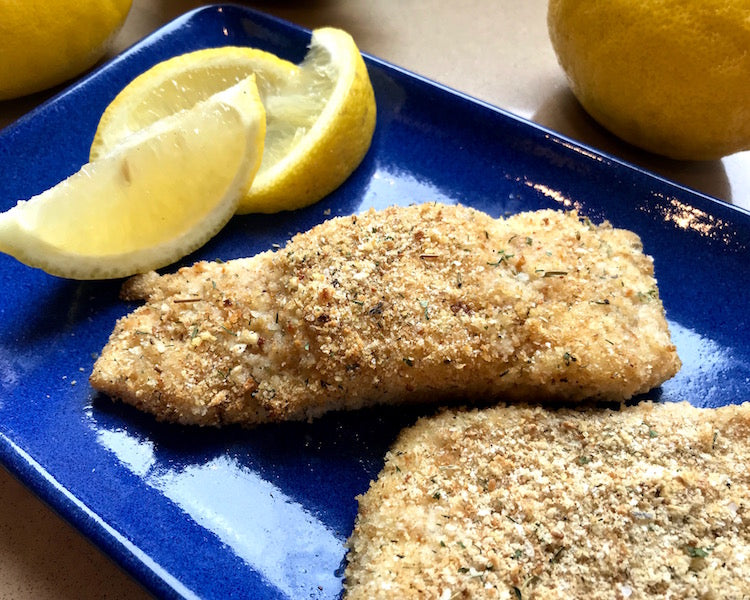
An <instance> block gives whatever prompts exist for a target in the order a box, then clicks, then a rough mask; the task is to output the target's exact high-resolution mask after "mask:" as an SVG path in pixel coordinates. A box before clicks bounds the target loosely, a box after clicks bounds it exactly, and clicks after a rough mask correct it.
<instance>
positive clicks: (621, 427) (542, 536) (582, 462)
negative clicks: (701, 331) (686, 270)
mask: <svg viewBox="0 0 750 600" xmlns="http://www.w3.org/2000/svg"><path fill="white" fill-rule="evenodd" d="M748 440H750V403H745V404H743V405H740V406H726V407H722V408H718V409H698V408H694V407H692V406H690V405H688V404H686V403H680V404H651V403H642V404H640V405H638V406H635V407H630V408H623V409H622V410H620V411H613V410H607V409H588V410H581V411H577V410H571V409H564V410H559V411H552V410H548V409H544V408H540V407H528V406H504V407H497V408H491V409H487V410H474V411H471V412H462V411H449V412H445V413H442V414H440V415H439V416H437V417H434V418H423V419H421V420H420V421H418V422H417V424H416V425H415V426H414V427H412V428H409V429H407V430H405V431H403V432H402V434H401V436H400V437H399V439H398V441H397V442H396V443H395V444H394V446H393V448H392V449H391V450H390V451H389V452H388V454H387V456H386V463H385V467H384V468H383V470H382V472H381V473H380V475H379V476H378V479H377V481H374V482H373V483H372V484H371V487H370V489H369V491H368V492H367V493H366V494H364V496H361V497H360V498H359V515H358V518H357V522H356V526H355V529H354V533H353V534H352V537H351V539H350V541H349V546H350V552H349V555H348V559H349V565H348V567H347V570H346V582H345V588H346V598H347V599H349V600H355V599H360V598H362V599H367V600H371V599H378V598H384V599H385V598H388V599H390V598H400V599H408V598H435V599H443V600H448V599H449V598H488V599H492V598H505V599H511V600H521V599H522V600H527V599H532V598H541V599H546V600H555V599H563V598H564V599H566V600H568V599H570V598H586V599H591V600H599V599H601V600H604V599H628V598H632V599H636V598H703V599H719V598H722V599H727V600H740V599H744V600H747V599H748V598H750V570H749V569H750V470H749V469H748V467H747V465H748V462H750V443H749V442H748Z"/></svg>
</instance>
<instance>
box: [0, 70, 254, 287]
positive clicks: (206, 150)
mask: <svg viewBox="0 0 750 600" xmlns="http://www.w3.org/2000/svg"><path fill="white" fill-rule="evenodd" d="M264 136H265V113H264V110H263V105H262V103H261V100H260V96H259V94H258V90H257V86H256V85H255V81H254V78H253V77H252V76H251V77H248V78H246V79H244V80H243V81H241V82H240V83H237V84H235V85H234V86H232V87H230V88H228V89H226V90H224V91H222V92H219V93H217V94H214V95H212V96H210V97H209V98H207V99H206V100H204V101H201V102H198V103H197V104H196V105H195V106H193V107H192V108H191V109H189V110H185V111H180V112H177V113H175V114H173V115H170V116H168V117H166V118H164V119H160V120H158V121H156V122H154V123H152V124H151V125H150V126H148V127H147V128H145V129H142V130H140V131H138V132H137V133H134V134H132V135H130V136H128V137H126V138H124V139H123V140H122V141H121V142H120V143H119V145H117V146H115V147H114V148H113V149H112V150H111V152H109V153H107V154H104V155H103V156H101V157H100V158H98V159H97V160H94V161H92V162H89V163H88V164H86V165H84V166H83V167H82V168H81V170H80V171H78V172H77V173H75V174H74V175H72V176H70V177H69V178H68V179H66V180H64V181H63V182H61V183H59V184H58V185H56V186H55V187H53V188H51V189H49V190H47V191H45V192H43V193H41V194H39V195H38V196H34V197H33V198H31V199H30V200H28V201H21V202H19V203H18V204H17V205H16V206H15V207H13V208H11V209H10V210H8V211H6V212H4V213H1V214H0V251H2V252H5V253H6V254H10V255H12V256H14V257H15V258H17V259H18V260H20V261H21V262H23V263H25V264H27V265H29V266H32V267H38V268H41V269H43V270H45V271H47V272H48V273H51V274H53V275H58V276H61V277H67V278H74V279H104V278H114V277H123V276H127V275H131V274H133V273H138V272H143V271H147V270H150V269H156V268H158V267H162V266H165V265H167V264H170V263H172V262H174V261H176V260H178V259H179V258H181V257H182V256H185V255H186V254H188V253H189V252H191V251H193V250H195V249H196V248H198V247H199V246H201V245H202V244H204V243H205V242H206V241H207V240H208V239H209V238H211V237H212V236H213V235H215V234H216V233H217V232H218V231H219V230H220V229H221V228H222V227H223V226H224V225H225V224H226V222H227V221H228V220H229V219H230V218H231V216H232V215H233V214H234V213H235V211H236V208H237V203H238V201H239V199H240V197H241V196H242V194H243V193H244V191H245V190H246V189H247V187H248V185H249V184H250V182H251V180H252V178H253V177H254V175H255V173H256V172H257V169H258V167H259V165H260V160H261V157H262V153H263V140H264Z"/></svg>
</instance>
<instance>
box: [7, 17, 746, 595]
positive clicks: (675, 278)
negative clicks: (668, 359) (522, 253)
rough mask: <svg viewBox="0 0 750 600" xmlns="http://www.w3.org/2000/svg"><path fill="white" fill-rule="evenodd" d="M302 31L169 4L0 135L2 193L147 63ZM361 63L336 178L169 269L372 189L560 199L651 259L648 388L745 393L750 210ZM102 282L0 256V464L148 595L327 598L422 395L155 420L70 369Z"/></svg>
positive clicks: (109, 315)
mask: <svg viewBox="0 0 750 600" xmlns="http://www.w3.org/2000/svg"><path fill="white" fill-rule="evenodd" d="M309 37H310V32H309V31H306V30H303V29H301V28H299V27H296V26H294V25H291V24H289V23H286V22H283V21H279V20H277V19H274V18H270V17H268V16H265V15H263V14H260V13H256V12H253V11H251V10H248V9H245V8H241V7H237V6H210V7H205V8H202V9H199V10H196V11H194V12H191V13H188V14H186V15H185V16H183V17H181V18H180V19H178V20H176V21H174V22H173V23H171V24H169V25H168V26H166V27H164V28H163V29H161V30H159V31H157V32H156V33H154V34H153V35H151V36H150V37H148V38H147V39H145V40H143V41H142V42H140V43H138V44H137V45H136V46H134V47H133V48H131V49H130V50H128V51H127V52H125V53H124V54H122V55H121V56H119V57H117V58H116V59H115V60H113V61H111V62H109V63H107V64H106V65H104V66H103V67H102V68H100V69H99V70H97V71H96V72H94V73H93V74H91V75H90V76H88V77H87V78H85V79H84V80H82V81H80V82H79V83H77V84H76V85H74V86H73V87H71V88H69V89H67V90H66V91H64V92H62V93H61V94H59V95H58V96H56V97H55V98H53V99H52V100H50V101H49V102H47V103H46V104H44V105H42V106H41V107H39V108H38V109H37V110H35V111H33V112H32V113H30V114H28V115H27V116H25V117H23V118H22V119H20V120H19V121H18V122H17V123H15V124H14V125H13V126H11V127H9V128H8V129H6V130H5V131H3V132H2V133H0V165H1V167H0V168H1V170H2V177H0V209H2V210H6V209H8V208H10V207H11V206H12V205H13V204H14V203H15V202H16V201H17V200H19V199H25V198H29V197H30V196H32V195H34V194H36V193H39V192H41V191H43V190H44V189H46V188H48V187H50V186H52V185H54V184H56V183H57V182H59V181H60V180H62V179H63V178H65V177H66V176H68V175H70V174H72V173H73V172H75V171H77V170H78V168H80V166H81V165H82V164H83V163H84V162H86V159H87V156H88V149H89V145H90V143H91V140H92V137H93V133H94V130H95V129H96V124H97V121H98V119H99V116H100V115H101V113H102V111H103V110H104V108H105V107H106V105H107V104H108V103H109V101H110V100H111V99H112V98H113V97H114V95H115V94H116V93H117V92H118V91H119V90H120V89H121V88H122V87H124V86H125V85H126V84H127V83H128V82H129V81H130V80H131V79H132V78H133V77H135V76H136V75H138V74H139V73H141V72H143V71H145V70H146V69H147V68H149V67H150V66H152V65H154V64H155V63H157V62H159V61H161V60H163V59H166V58H168V57H171V56H174V55H177V54H181V53H183V52H187V51H190V50H194V49H198V48H203V47H211V46H221V45H249V46H254V47H259V48H262V49H264V50H268V51H271V52H274V53H277V54H279V55H280V56H282V57H283V58H286V59H288V60H291V61H293V62H299V61H300V60H301V59H302V57H303V56H304V55H305V52H306V46H307V44H308V42H309ZM365 58H366V63H367V66H368V69H369V72H370V76H371V79H372V82H373V86H374V88H375V93H376V99H377V104H378V124H377V128H376V132H375V137H374V139H373V144H372V147H371V149H370V152H369V154H368V155H367V157H366V158H365V160H364V162H363V163H362V165H361V166H360V167H359V169H358V170H357V171H356V172H355V173H354V175H353V176H352V177H351V178H350V179H349V180H348V181H347V182H346V183H345V184H344V185H343V186H342V187H341V188H340V189H338V190H337V191H336V192H335V193H333V194H331V195H330V196H329V197H327V198H325V199H324V200H323V201H321V202H320V203H319V204H316V205H314V206H312V207H310V208H307V209H304V210H300V211H296V212H291V213H282V214H276V215H268V216H257V215H249V216H244V217H235V218H234V219H233V220H232V221H231V223H230V224H229V225H228V226H227V227H226V229H225V230H224V231H222V232H221V233H220V234H219V235H218V236H217V237H216V238H215V239H214V240H212V241H211V242H210V243H209V244H208V245H206V246H205V247H204V248H202V249H201V250H200V251H198V252H196V253H195V254H193V255H191V256H189V257H187V258H186V259H185V260H184V261H182V264H189V263H192V262H194V261H195V260H198V259H203V258H207V259H215V258H221V259H224V260H228V259H231V258H235V257H239V256H248V255H253V254H255V253H257V252H259V251H261V250H265V249H267V248H270V247H271V246H272V245H273V244H284V243H285V241H286V240H288V239H289V238H290V236H291V235H292V234H294V233H296V232H298V231H303V230H306V229H308V228H310V227H311V226H313V225H315V224H317V223H319V222H321V221H323V220H324V219H326V218H329V215H330V216H337V215H342V214H349V213H353V212H358V211H360V210H363V209H366V208H369V207H372V206H374V207H385V206H387V205H391V204H409V203H414V202H425V201H440V202H445V203H463V204H466V205H470V206H473V207H476V208H478V209H480V210H483V211H486V212H488V213H490V214H492V215H494V216H501V215H505V214H510V213H516V212H519V211H523V210H534V209H539V208H546V207H554V208H560V209H572V208H575V209H577V210H579V211H580V213H581V214H582V215H585V216H588V217H590V218H591V219H592V220H594V221H597V222H598V221H601V220H603V219H608V220H609V221H611V222H612V223H613V224H614V225H615V226H617V227H625V228H628V229H632V230H634V231H635V232H637V233H638V234H640V235H641V237H642V239H643V242H644V246H645V250H646V252H647V253H649V254H651V255H652V256H653V257H654V260H655V265H656V275H657V278H658V280H659V284H660V292H661V297H662V299H663V301H664V304H665V307H666V311H667V317H668V319H669V323H670V327H671V330H672V333H673V337H674V341H675V343H676V345H677V348H678V352H679V354H680V356H681V358H682V360H683V362H684V366H683V368H682V371H681V372H680V373H679V374H678V375H677V376H676V377H675V378H674V379H673V380H671V381H669V382H667V383H666V384H665V385H664V386H663V387H662V388H661V389H659V390H655V391H654V392H653V393H652V394H650V397H651V398H655V399H660V400H663V401H674V400H688V401H690V402H691V403H693V404H695V405H697V406H712V407H713V406H719V405H723V404H727V403H738V402H742V401H745V400H748V399H750V397H749V396H750V394H748V382H749V381H750V344H748V339H750V322H749V321H748V315H749V314H750V310H748V307H749V306H750V298H749V297H748V291H747V290H748V287H749V286H748V274H749V273H750V267H749V266H748V265H750V248H749V247H748V244H749V243H750V214H748V213H747V212H745V211H742V210H739V209H737V208H734V207H732V206H730V205H727V204H724V203H722V202H719V201H717V200H714V199H711V198H709V197H706V196H703V195H700V194H697V193H695V192H692V191H690V190H688V189H685V188H683V187H679V186H677V185H674V184H672V183H670V182H668V181H665V180H663V179H660V178H658V177H655V176H653V175H651V174H649V173H646V172H644V171H642V170H639V169H637V168H634V167H632V166H630V165H627V164H623V163H621V162H619V161H617V160H615V159H613V158H612V157H608V156H606V155H602V154H600V153H597V152H596V151H595V150H592V149H590V148H586V147H582V146H580V145H578V144H576V143H575V142H573V141H571V140H568V139H565V138H563V137H561V136H559V135H557V134H555V133H553V132H551V131H548V130H545V129H542V128H540V127H538V126H535V125H533V124H531V123H529V122H526V121H524V120H522V119H519V118H517V117H515V116H513V115H511V114H508V113H506V112H504V111H502V110H498V109H497V108H494V107H492V106H489V105H487V104H484V103H481V102H478V101H476V100H474V99H472V98H469V97H466V96H464V95H461V94H459V93H456V92H454V91H451V90H449V89H446V88H445V87H442V86H440V85H437V84H435V83H433V82H430V81H427V80H425V79H423V78H420V77H418V76H415V75H414V74H411V73H408V72H406V71H404V70H402V69H399V68H397V67H394V66H392V65H389V64H387V63H385V62H383V61H381V60H378V59H377V58H374V57H370V56H366V57H365ZM509 84H512V82H509ZM174 268H176V266H175V267H174ZM120 284H121V282H120V281H104V282H74V281H68V280H63V279H57V278H54V277H51V276H49V275H46V274H44V273H42V272H40V271H37V270H34V269H29V268H27V267H24V266H22V265H21V264H19V263H17V262H15V261H14V260H13V259H11V258H9V257H7V256H4V255H2V256H0V286H1V287H2V289H3V300H2V303H1V304H0V458H1V460H2V463H3V464H4V465H5V466H6V467H7V468H8V469H9V470H10V471H11V472H13V473H14V474H15V475H16V476H17V477H19V478H20V479H21V480H22V481H23V482H25V483H26V485H28V486H29V487H30V488H31V489H32V490H33V491H34V492H35V493H37V494H38V495H39V496H41V497H42V498H43V499H44V500H45V501H46V502H47V503H48V504H49V505H51V506H52V507H53V508H54V509H55V510H56V511H58V512H59V513H60V514H61V515H62V516H63V517H65V518H66V519H67V520H69V521H70V522H71V523H73V524H74V525H75V526H76V527H78V528H79V529H80V530H81V531H82V532H83V533H84V534H85V535H87V536H89V538H90V539H92V540H93V541H94V542H95V543H96V544H97V545H98V546H100V547H101V548H102V549H103V550H104V551H106V552H107V553H109V554H110V555H111V556H112V557H113V558H114V559H115V560H116V561H117V562H118V563H119V564H120V565H122V566H123V567H124V568H125V569H126V570H127V571H129V572H130V573H131V574H132V575H133V576H134V577H135V578H137V579H138V580H139V581H140V582H142V583H143V585H144V586H145V587H146V588H147V589H148V590H149V591H150V592H152V593H153V594H155V595H157V596H159V597H164V598H337V597H339V596H340V595H341V591H342V570H343V565H344V562H343V561H344V558H345V541H346V539H347V537H348V536H349V534H350V533H351V530H352V527H353V523H354V518H355V515H356V510H357V502H356V496H357V495H358V494H360V493H363V492H364V491H365V490H366V489H367V487H368V485H369V482H370V480H371V479H372V478H374V477H375V476H376V475H377V473H378V471H379V470H380V468H381V466H382V461H383V455H384V453H385V451H386V450H387V448H388V447H389V445H390V444H391V443H392V442H393V440H394V438H395V436H396V435H397V433H398V432H399V430H400V429H401V428H402V427H404V426H406V425H409V424H411V423H412V422H413V421H414V420H415V419H416V417H417V416H418V414H420V413H419V411H418V410H417V409H414V408H381V409H373V410H368V411H360V412H355V413H346V414H332V415H328V416H327V417H324V418H322V419H320V420H318V421H316V422H314V423H311V424H301V423H292V424H284V425H272V426H267V427H259V428H256V429H253V430H242V429H239V428H228V429H225V430H220V431H219V430H204V429H196V428H187V427H179V426H173V425H166V424H159V423H156V422H155V421H154V420H153V419H152V418H150V417H148V416H145V415H142V414H140V413H138V412H136V411H135V410H133V409H131V408H129V407H127V406H122V405H119V404H114V403H112V402H111V401H110V400H109V399H108V398H106V397H103V396H101V395H97V394H96V393H95V392H94V391H93V390H92V389H91V388H90V386H89V385H88V383H87V378H88V374H89V373H90V371H91V367H92V364H93V362H94V360H95V357H96V355H97V353H98V352H99V351H100V350H101V348H102V347H103V345H104V344H105V342H106V340H107V338H108V336H109V334H110V332H111V331H112V328H113V326H114V323H115V320H116V319H117V318H118V317H120V316H122V315H123V314H125V313H126V312H128V311H129V310H131V309H132V308H133V306H131V305H127V304H125V303H123V302H121V301H120V300H119V299H118V291H119V286H120Z"/></svg>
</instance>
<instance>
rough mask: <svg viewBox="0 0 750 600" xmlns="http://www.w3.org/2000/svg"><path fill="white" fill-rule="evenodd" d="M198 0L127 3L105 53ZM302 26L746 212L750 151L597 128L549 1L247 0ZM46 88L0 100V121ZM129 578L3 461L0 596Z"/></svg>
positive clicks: (129, 587) (135, 593) (131, 588)
mask: <svg viewBox="0 0 750 600" xmlns="http://www.w3.org/2000/svg"><path fill="white" fill-rule="evenodd" d="M201 4H206V3H205V2H197V1H188V0H183V1H180V0H134V2H133V9H132V11H131V14H130V16H129V17H128V20H127V22H126V23H125V26H124V28H123V30H122V31H121V32H120V35H119V36H118V38H117V40H116V46H115V47H114V48H113V51H112V52H113V54H114V53H117V52H119V51H121V50H123V49H125V48H127V47H128V46H130V45H131V44H133V43H135V42H136V41H138V40H139V39H140V38H142V37H143V36H145V35H147V34H148V33H150V32H151V31H153V30H155V29H157V28H158V27H159V26H160V25H162V24H164V23H166V22H168V21H170V20H171V19H173V18H174V17H176V16H178V15H180V14H182V13H184V12H186V11H188V10H190V9H192V8H194V7H196V6H199V5H201ZM244 4H245V5H247V6H251V7H253V8H257V9H260V10H262V11H265V12H268V13H271V14H274V15H277V16H279V17H282V18H285V19H288V20H290V21H293V22H295V23H298V24H300V25H302V26H305V27H308V28H314V27H318V26H323V25H333V26H337V27H341V28H344V29H346V30H347V31H349V32H350V33H351V34H352V35H353V36H354V38H355V40H356V41H357V43H358V44H359V46H360V48H361V49H362V50H363V51H364V52H368V53H370V54H373V55H375V56H378V57H380V58H383V59H385V60H387V61H389V62H392V63H394V64H396V65H399V66H402V67H405V68H407V69H409V70H411V71H413V72H416V73H419V74H420V75H424V76H426V77H429V78H431V79H434V80H436V81H439V82H441V83H444V84H446V85H448V86H450V87H452V88H455V89H458V90H460V91H462V92H465V93H467V94H469V95H472V96H475V97H477V98H480V99H482V100H485V101H487V102H490V103H492V104H494V105H496V106H500V107H502V108H505V109H508V110H510V111H512V112H514V113H516V114H518V115H520V116H522V117H524V118H527V119H530V120H532V121H535V122H537V123H540V124H542V125H544V126H546V127H549V128H550V129H553V130H555V131H558V132H560V133H563V134H564V135H567V136H569V137H572V138H574V139H576V140H580V141H582V142H584V143H586V144H588V145H591V146H594V147H596V148H599V149H601V150H604V151H605V152H608V153H610V154H613V155H615V156H618V157H620V158H623V159H625V160H627V161H630V162H633V163H636V164H638V165H640V166H643V167H645V168H647V169H649V170H651V171H654V172H657V173H659V174H661V175H663V176H665V177H668V178H670V179H673V180H675V181H677V182H679V183H682V184H683V185H686V186H688V187H691V188H694V189H697V190H699V191H702V192H704V193H707V194H709V195H712V196H715V197H717V198H720V199H722V200H725V201H729V202H732V203H734V204H735V205H737V206H741V207H743V208H750V152H743V153H739V154H735V155H733V156H730V157H727V158H725V159H723V160H721V161H715V162H707V163H685V162H677V161H671V160H667V159H662V158H658V157H655V156H652V155H647V154H645V153H642V152H639V151H637V150H635V149H634V148H632V147H629V146H627V145H625V144H624V143H622V142H620V141H618V140H617V139H615V138H613V137H612V136H610V135H609V134H607V133H606V132H605V131H604V130H602V129H601V128H600V127H598V126H597V125H596V124H595V123H594V122H593V121H591V119H589V118H588V116H587V115H586V114H585V113H584V112H583V111H582V109H581V108H580V107H579V106H578V104H577V103H576V101H575V99H574V98H573V96H572V94H571V93H570V92H569V91H568V89H567V86H566V83H565V80H564V78H563V75H562V73H561V71H560V69H559V67H558V65H557V62H556V60H555V56H554V54H553V52H552V48H551V46H550V45H549V41H548V38H547V28H546V0H465V1H462V2H455V1H448V0H442V1H440V0H435V1H432V2H429V1H420V0H376V1H371V0H338V1H336V0H317V1H315V0H310V1H307V2H293V1H282V0H279V1H276V2H274V1H267V2H245V3H244ZM49 95H50V93H43V94H38V95H35V96H33V97H30V98H25V99H22V100H17V101H7V102H0V127H4V126H6V125H9V124H10V123H12V122H13V121H14V120H15V119H17V118H18V117H19V116H21V115H23V114H24V113H25V112H27V111H28V110H30V109H31V108H33V107H34V106H35V105H36V104H38V103H40V102H42V101H44V100H45V99H46V98H47V97H48V96H49ZM146 596H147V594H146V593H145V592H144V591H143V590H142V589H141V588H140V586H139V585H138V584H137V583H135V582H134V581H133V580H132V579H130V577H129V576H128V575H126V574H124V573H123V572H122V571H121V570H120V569H119V568H118V567H117V566H116V565H114V564H113V563H112V562H111V561H110V560H109V559H108V558H106V557H105V556H104V555H102V554H101V553H100V552H99V551H98V550H97V549H96V548H94V547H93V546H92V545H91V544H90V543H89V542H88V541H86V540H85V539H84V538H83V537H81V536H80V535H79V534H78V533H77V532H76V531H74V530H73V529H72V528H71V527H70V526H68V525H67V524H66V523H65V522H63V521H62V520H61V519H59V518H58V517H57V516H56V515H54V514H53V513H52V512H51V511H50V510H49V509H48V508H46V507H45V506H44V505H43V504H42V503H41V502H40V501H39V500H37V499H36V498H35V497H34V496H33V495H32V494H30V493H29V492H28V491H27V490H25V489H24V488H23V486H21V485H20V484H19V483H18V482H16V481H15V480H14V479H13V478H12V477H10V476H9V475H8V474H7V473H6V472H5V471H3V470H2V469H0V600H3V599H5V598H13V599H27V598H28V599H32V598H33V599H36V600H46V599H58V598H62V599H67V598H70V599H74V598H75V599H87V598H111V599H119V598H141V597H146Z"/></svg>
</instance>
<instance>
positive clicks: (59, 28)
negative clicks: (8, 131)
mask: <svg viewBox="0 0 750 600" xmlns="http://www.w3.org/2000/svg"><path fill="white" fill-rule="evenodd" d="M131 1H132V0H54V1H53V2H49V1H48V0H0V100H7V99H9V98H16V97H18V96H25V95H26V94H31V93H33V92H38V91H40V90H44V89H47V88H49V87H52V86H53V85H57V84H58V83H62V82H63V81H66V80H68V79H70V78H71V77H74V76H76V75H78V74H80V73H82V72H83V71H85V70H86V69H88V68H89V67H91V66H92V65H93V64H94V63H96V61H97V60H99V59H100V58H101V57H102V56H103V55H104V53H105V52H106V51H107V47H108V44H109V41H110V40H111V39H112V38H113V37H114V35H115V34H116V33H117V32H118V31H119V30H120V27H121V26H122V24H123V23H124V21H125V18H126V17H127V15H128V12H129V11H130V5H131Z"/></svg>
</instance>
